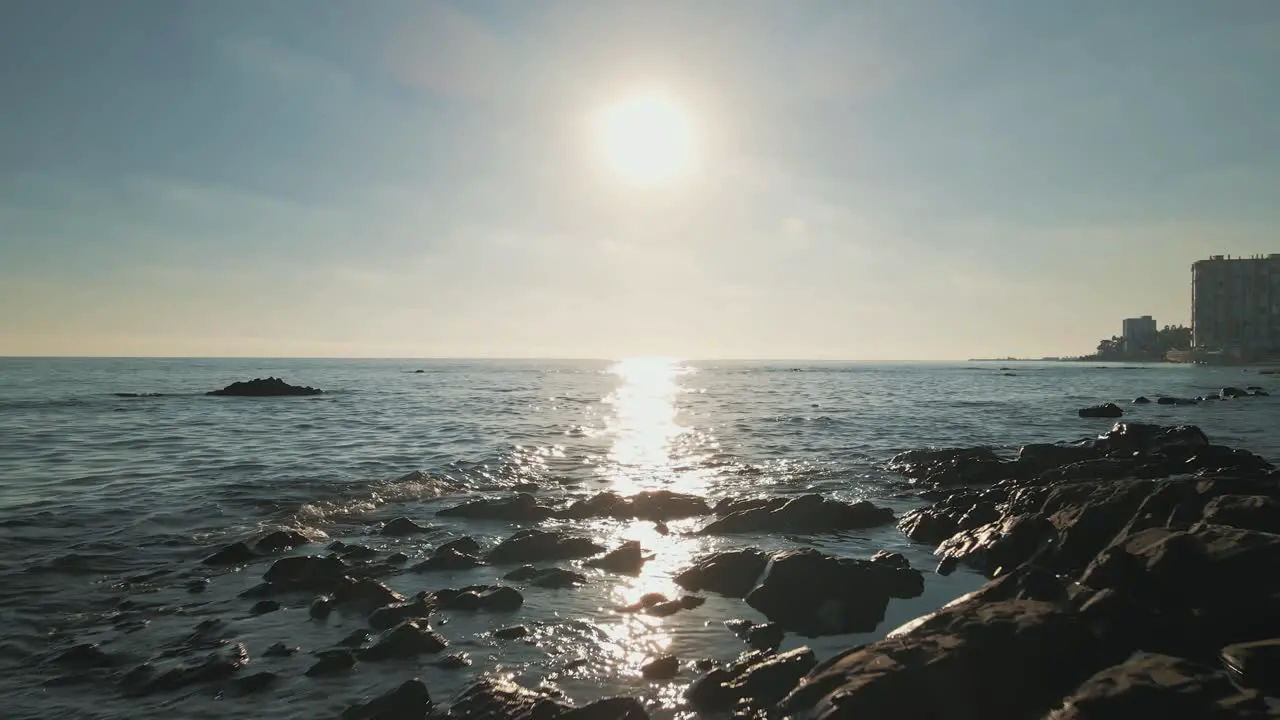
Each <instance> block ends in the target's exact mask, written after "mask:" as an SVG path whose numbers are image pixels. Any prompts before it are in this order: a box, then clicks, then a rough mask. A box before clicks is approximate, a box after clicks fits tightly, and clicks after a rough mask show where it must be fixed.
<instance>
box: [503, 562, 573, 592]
mask: <svg viewBox="0 0 1280 720" xmlns="http://www.w3.org/2000/svg"><path fill="white" fill-rule="evenodd" d="M502 578H503V579H504V580H512V581H514V582H527V583H529V584H530V585H535V586H537V587H544V588H551V589H558V588H569V587H576V586H578V585H584V584H586V582H587V576H585V575H583V574H581V573H576V572H573V571H570V570H562V569H560V568H536V567H534V566H532V565H524V566H521V567H520V568H518V569H516V570H512V571H511V572H509V573H507V574H506V575H503V576H502Z"/></svg>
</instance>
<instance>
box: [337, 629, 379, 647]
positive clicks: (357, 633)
mask: <svg viewBox="0 0 1280 720" xmlns="http://www.w3.org/2000/svg"><path fill="white" fill-rule="evenodd" d="M371 636H372V634H371V633H370V632H369V631H368V630H365V629H364V628H356V629H355V630H352V631H351V632H349V633H347V636H346V637H344V638H342V639H341V640H339V641H338V645H339V646H340V647H346V648H351V649H353V650H354V649H356V648H360V647H364V644H365V643H367V642H369V638H370V637H371Z"/></svg>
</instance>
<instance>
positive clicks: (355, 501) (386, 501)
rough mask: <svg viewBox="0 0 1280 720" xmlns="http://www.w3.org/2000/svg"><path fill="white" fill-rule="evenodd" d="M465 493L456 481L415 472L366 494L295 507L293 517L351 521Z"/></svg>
mask: <svg viewBox="0 0 1280 720" xmlns="http://www.w3.org/2000/svg"><path fill="white" fill-rule="evenodd" d="M466 491H467V488H465V487H463V486H461V485H459V484H458V483H456V482H453V481H451V480H448V479H446V478H439V477H431V476H430V475H427V474H426V473H424V472H422V471H421V470H414V471H413V472H411V473H408V474H407V475H402V476H400V477H398V478H396V479H395V480H388V481H386V482H382V483H378V484H376V485H374V486H373V488H372V489H371V491H370V492H369V494H368V495H363V496H360V497H356V498H349V499H345V500H331V501H330V500H326V501H322V502H316V503H307V504H305V505H303V506H302V507H300V508H298V512H297V514H296V517H297V518H298V520H299V521H301V522H303V523H306V524H322V523H333V522H352V521H358V520H362V519H364V518H365V517H367V516H368V515H369V514H370V513H373V512H375V511H377V510H379V509H381V508H382V507H384V506H386V505H390V504H393V503H405V502H416V501H422V500H433V499H435V498H438V497H444V496H445V495H454V494H457V493H461V492H466Z"/></svg>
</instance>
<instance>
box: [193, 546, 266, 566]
mask: <svg viewBox="0 0 1280 720" xmlns="http://www.w3.org/2000/svg"><path fill="white" fill-rule="evenodd" d="M257 557H258V555H257V553H255V552H254V551H253V550H251V549H250V548H249V546H248V545H247V544H245V543H243V542H236V543H231V544H230V545H228V546H226V547H224V548H222V549H221V550H219V551H218V552H216V553H214V554H212V555H210V556H209V557H207V558H205V559H204V564H205V565H243V564H245V563H247V562H252V561H253V560H254V559H256V558H257Z"/></svg>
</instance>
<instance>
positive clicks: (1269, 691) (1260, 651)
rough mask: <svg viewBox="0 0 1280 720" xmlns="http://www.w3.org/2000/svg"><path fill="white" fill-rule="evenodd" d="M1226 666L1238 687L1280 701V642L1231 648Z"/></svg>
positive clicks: (1227, 650)
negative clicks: (1277, 698)
mask: <svg viewBox="0 0 1280 720" xmlns="http://www.w3.org/2000/svg"><path fill="white" fill-rule="evenodd" d="M1222 664H1223V665H1224V666H1225V667H1226V669H1227V671H1228V672H1229V673H1230V674H1231V677H1232V678H1234V679H1235V681H1236V683H1237V684H1238V685H1241V686H1243V687H1246V688H1251V689H1253V690H1257V691H1259V692H1261V693H1263V694H1264V695H1269V696H1271V697H1280V638H1272V639H1270V640H1256V641H1254V642H1247V643H1237V644H1235V645H1228V646H1226V647H1225V648H1223V649H1222Z"/></svg>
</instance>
